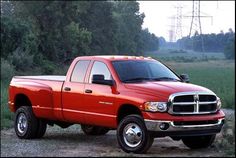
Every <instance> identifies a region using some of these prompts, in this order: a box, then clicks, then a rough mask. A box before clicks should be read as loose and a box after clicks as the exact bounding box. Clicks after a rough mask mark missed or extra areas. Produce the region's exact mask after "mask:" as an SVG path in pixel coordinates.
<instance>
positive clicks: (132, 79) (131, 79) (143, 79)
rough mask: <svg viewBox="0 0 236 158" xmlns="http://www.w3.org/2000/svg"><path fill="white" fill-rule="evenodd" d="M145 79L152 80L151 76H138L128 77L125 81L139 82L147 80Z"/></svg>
mask: <svg viewBox="0 0 236 158" xmlns="http://www.w3.org/2000/svg"><path fill="white" fill-rule="evenodd" d="M145 80H148V81H150V80H152V79H151V78H145V77H136V78H130V79H127V80H123V82H125V83H129V82H137V81H141V82H142V81H145Z"/></svg>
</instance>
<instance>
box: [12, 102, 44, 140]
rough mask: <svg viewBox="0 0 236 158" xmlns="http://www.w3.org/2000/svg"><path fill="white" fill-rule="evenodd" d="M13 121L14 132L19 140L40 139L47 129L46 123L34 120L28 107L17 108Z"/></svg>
mask: <svg viewBox="0 0 236 158" xmlns="http://www.w3.org/2000/svg"><path fill="white" fill-rule="evenodd" d="M14 120H15V121H14V127H15V132H16V135H17V136H18V137H19V138H24V139H34V138H41V137H42V136H43V135H44V134H45V132H46V129H47V123H46V122H45V121H44V120H42V119H38V118H36V117H35V115H34V113H33V111H32V108H31V107H30V106H22V107H20V108H18V109H17V111H16V113H15V119H14Z"/></svg>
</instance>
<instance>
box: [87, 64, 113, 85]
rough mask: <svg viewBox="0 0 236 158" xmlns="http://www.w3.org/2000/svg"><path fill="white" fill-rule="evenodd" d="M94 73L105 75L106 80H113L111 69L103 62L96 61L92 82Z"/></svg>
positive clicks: (90, 80) (90, 79)
mask: <svg viewBox="0 0 236 158" xmlns="http://www.w3.org/2000/svg"><path fill="white" fill-rule="evenodd" d="M93 75H104V79H105V80H112V76H111V73H110V71H109V70H108V68H107V66H106V64H104V63H103V62H99V61H95V62H94V64H93V67H92V70H91V73H90V77H89V83H92V77H93Z"/></svg>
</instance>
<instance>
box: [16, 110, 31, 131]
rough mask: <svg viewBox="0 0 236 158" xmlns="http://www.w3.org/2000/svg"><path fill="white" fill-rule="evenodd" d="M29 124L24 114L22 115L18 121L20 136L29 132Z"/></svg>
mask: <svg viewBox="0 0 236 158" xmlns="http://www.w3.org/2000/svg"><path fill="white" fill-rule="evenodd" d="M27 127H28V122H27V118H26V116H25V114H24V113H20V114H19V116H18V119H17V130H18V132H19V133H20V134H22V135H23V134H24V133H25V132H26V130H27Z"/></svg>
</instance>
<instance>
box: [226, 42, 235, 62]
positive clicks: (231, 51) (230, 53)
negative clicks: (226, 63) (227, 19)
mask: <svg viewBox="0 0 236 158" xmlns="http://www.w3.org/2000/svg"><path fill="white" fill-rule="evenodd" d="M224 54H225V57H226V59H235V38H233V39H231V40H229V41H228V43H227V45H226V46H225V49H224Z"/></svg>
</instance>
